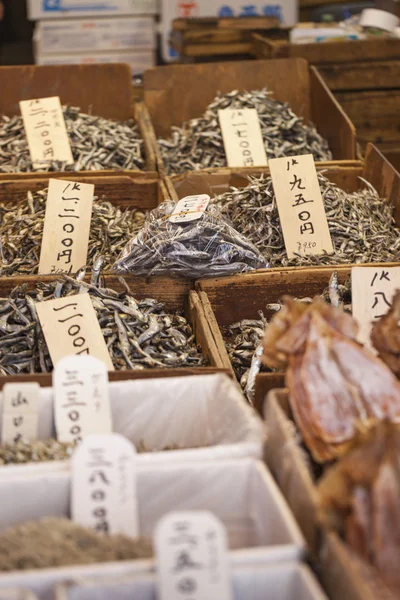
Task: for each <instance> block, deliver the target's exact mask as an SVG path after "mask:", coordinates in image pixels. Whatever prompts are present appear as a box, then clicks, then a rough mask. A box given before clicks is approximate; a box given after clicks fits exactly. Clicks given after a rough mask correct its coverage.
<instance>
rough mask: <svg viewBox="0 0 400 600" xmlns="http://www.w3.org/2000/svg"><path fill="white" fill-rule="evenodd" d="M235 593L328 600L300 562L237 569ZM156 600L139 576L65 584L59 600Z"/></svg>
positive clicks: (147, 579)
mask: <svg viewBox="0 0 400 600" xmlns="http://www.w3.org/2000/svg"><path fill="white" fill-rule="evenodd" d="M232 589H233V598H234V600H327V597H326V595H325V594H324V592H323V591H322V589H321V587H320V585H319V584H318V583H317V580H316V579H315V577H314V575H313V574H312V573H311V571H310V569H309V568H308V567H306V565H303V564H301V563H296V562H288V563H284V564H276V565H262V566H261V565H249V566H248V567H234V568H233V569H232ZM156 597H157V584H156V578H155V576H154V575H153V576H140V575H137V576H136V577H134V576H133V577H126V578H118V579H115V580H114V579H111V580H110V579H107V578H101V577H100V578H97V579H95V580H94V579H93V580H88V581H76V582H71V583H66V584H61V585H60V586H59V588H58V589H57V593H56V597H55V600H109V599H110V598H112V599H113V600H132V599H133V598H134V599H135V600H154V599H155V598H156ZM210 600H211V599H210Z"/></svg>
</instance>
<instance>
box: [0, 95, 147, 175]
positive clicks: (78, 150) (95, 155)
mask: <svg viewBox="0 0 400 600" xmlns="http://www.w3.org/2000/svg"><path fill="white" fill-rule="evenodd" d="M63 113H64V120H65V125H66V128H67V133H68V138H69V141H70V145H71V151H72V156H73V159H74V164H72V165H68V164H66V163H65V162H60V161H53V162H51V163H48V164H46V163H45V164H42V165H41V166H40V168H34V167H33V165H32V161H31V158H30V153H29V148H28V142H27V138H26V135H25V129H24V124H23V120H22V117H21V116H15V117H7V116H6V115H3V116H2V117H1V118H0V173H18V172H22V173H26V172H32V171H48V172H50V171H101V170H103V169H117V170H121V169H132V170H138V169H139V170H143V169H144V168H145V166H146V163H145V156H144V142H143V140H142V139H141V135H140V132H139V128H138V125H137V124H136V123H135V121H133V120H130V121H126V122H125V123H123V122H119V121H114V120H111V119H105V118H103V117H98V116H95V115H87V114H85V113H82V112H80V109H79V108H76V107H73V106H63Z"/></svg>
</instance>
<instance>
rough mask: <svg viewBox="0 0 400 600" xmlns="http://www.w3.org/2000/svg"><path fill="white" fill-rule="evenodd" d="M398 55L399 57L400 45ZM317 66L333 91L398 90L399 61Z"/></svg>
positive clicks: (399, 82)
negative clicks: (396, 88)
mask: <svg viewBox="0 0 400 600" xmlns="http://www.w3.org/2000/svg"><path fill="white" fill-rule="evenodd" d="M399 41H400V40H399ZM353 43H356V42H353ZM321 45H322V44H321ZM331 45H332V44H331ZM338 45H340V44H338ZM398 53H399V54H398V56H400V44H399V50H398ZM317 66H318V70H319V71H320V73H321V75H322V76H323V78H324V79H325V81H326V83H327V84H328V86H329V88H330V89H331V90H334V91H351V90H353V91H355V90H360V91H366V90H378V89H393V87H395V86H397V87H399V88H400V60H381V61H365V62H362V61H360V62H350V63H346V64H332V65H321V64H318V65H317Z"/></svg>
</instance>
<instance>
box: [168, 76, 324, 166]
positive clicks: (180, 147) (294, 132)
mask: <svg viewBox="0 0 400 600" xmlns="http://www.w3.org/2000/svg"><path fill="white" fill-rule="evenodd" d="M272 94H273V93H272V92H271V91H269V90H268V89H267V88H264V89H262V90H254V91H252V92H239V91H237V90H234V91H232V92H229V93H228V94H225V95H221V94H219V95H218V96H217V97H216V98H215V100H214V101H213V102H212V103H211V104H210V105H209V107H208V108H207V110H206V112H205V113H204V115H203V116H202V117H200V118H198V119H192V120H191V121H189V122H187V123H184V124H183V125H182V127H172V132H171V133H172V136H171V138H170V139H168V140H164V139H159V140H158V143H159V145H160V149H161V155H162V158H163V160H164V164H165V167H166V171H167V173H168V174H171V173H183V172H185V171H192V170H195V169H207V168H210V167H226V166H227V161H226V156H225V150H224V143H223V139H222V133H221V128H220V125H219V119H218V111H219V110H223V109H226V108H230V109H239V108H253V109H256V110H257V113H258V117H259V120H260V127H261V132H262V136H263V140H264V146H265V152H266V154H267V158H279V157H281V156H293V155H297V154H310V153H311V154H313V155H314V158H315V160H318V161H321V160H332V153H331V152H330V150H329V147H328V142H327V141H326V140H324V139H323V137H322V136H321V135H320V134H319V133H318V132H317V130H316V129H315V127H314V126H313V125H312V124H305V123H304V119H303V118H302V117H298V116H297V115H296V114H295V113H294V112H293V111H292V110H291V108H290V107H289V105H288V104H287V103H286V102H280V101H279V100H275V99H273V98H272Z"/></svg>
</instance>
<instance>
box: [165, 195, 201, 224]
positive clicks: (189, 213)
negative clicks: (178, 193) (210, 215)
mask: <svg viewBox="0 0 400 600" xmlns="http://www.w3.org/2000/svg"><path fill="white" fill-rule="evenodd" d="M209 202H210V196H208V195H207V194H199V195H198V196H186V198H182V200H179V202H178V203H177V205H176V206H175V209H174V212H173V213H172V215H171V216H170V218H169V220H170V221H171V223H190V221H197V220H198V219H200V218H201V217H202V216H203V214H204V212H205V211H206V209H207V206H208V203H209Z"/></svg>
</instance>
